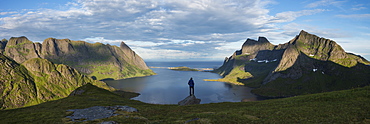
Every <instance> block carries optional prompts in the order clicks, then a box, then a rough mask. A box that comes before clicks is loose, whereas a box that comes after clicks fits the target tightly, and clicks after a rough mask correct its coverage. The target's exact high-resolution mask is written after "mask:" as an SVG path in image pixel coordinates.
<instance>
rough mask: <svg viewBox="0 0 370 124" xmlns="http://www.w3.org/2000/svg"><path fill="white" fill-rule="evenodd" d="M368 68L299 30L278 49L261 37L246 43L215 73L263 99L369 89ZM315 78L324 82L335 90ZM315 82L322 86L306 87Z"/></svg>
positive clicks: (332, 43) (326, 41)
mask: <svg viewBox="0 0 370 124" xmlns="http://www.w3.org/2000/svg"><path fill="white" fill-rule="evenodd" d="M260 39H261V40H260ZM368 64H370V62H369V61H367V60H366V59H364V58H363V57H361V56H358V55H354V54H351V53H347V52H345V51H344V49H343V48H342V47H341V46H340V45H338V44H337V43H336V42H335V41H333V40H330V39H326V38H322V37H318V36H316V35H313V34H310V33H308V32H306V31H303V30H302V31H301V32H300V33H299V35H297V36H296V37H294V38H293V39H292V40H290V41H289V42H287V43H285V44H279V45H272V44H271V43H270V42H269V41H268V40H267V39H266V38H264V37H259V40H258V41H256V40H251V39H247V40H246V41H245V43H244V44H243V45H242V48H241V50H238V51H236V52H235V53H234V54H233V55H232V56H230V57H229V58H226V59H225V61H224V64H223V65H222V66H221V67H220V68H218V69H216V70H215V72H216V73H219V74H221V75H222V76H223V77H224V78H223V79H220V80H219V81H225V82H233V83H239V84H240V83H244V84H245V85H247V86H250V87H256V89H255V90H253V91H252V92H254V93H256V94H258V95H262V96H271V97H284V96H294V95H300V94H306V93H317V92H326V91H333V90H342V89H348V88H352V87H359V86H365V85H369V84H370V78H367V76H365V75H366V74H370V66H366V65H368ZM343 72H350V73H351V74H347V73H343ZM315 73H322V75H326V76H318V75H317V74H315ZM232 75H234V76H232ZM346 76H347V77H346ZM317 77H321V78H327V79H328V80H326V81H327V82H330V83H331V85H332V86H333V87H334V88H330V85H328V84H329V83H327V82H323V81H319V80H317V79H316V78H317ZM344 77H346V78H344ZM338 79H341V80H338ZM348 79H351V80H352V81H356V82H352V83H351V80H348ZM345 81H347V82H349V83H346V82H345ZM288 82H289V83H288ZM315 82H319V83H316V84H317V85H323V86H322V87H315V88H313V89H314V90H311V89H309V88H308V87H310V86H309V84H310V83H312V84H315ZM279 85H282V86H279ZM295 89H296V90H295ZM285 90H292V91H294V92H286V91H285ZM272 91H275V92H272Z"/></svg>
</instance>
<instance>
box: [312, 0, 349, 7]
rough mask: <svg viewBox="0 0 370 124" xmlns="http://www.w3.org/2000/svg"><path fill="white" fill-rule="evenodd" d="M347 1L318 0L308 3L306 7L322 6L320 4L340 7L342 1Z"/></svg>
mask: <svg viewBox="0 0 370 124" xmlns="http://www.w3.org/2000/svg"><path fill="white" fill-rule="evenodd" d="M344 2H346V1H337V0H320V1H316V2H313V3H310V4H307V5H306V8H315V7H320V6H335V7H340V6H341V5H342V3H344Z"/></svg>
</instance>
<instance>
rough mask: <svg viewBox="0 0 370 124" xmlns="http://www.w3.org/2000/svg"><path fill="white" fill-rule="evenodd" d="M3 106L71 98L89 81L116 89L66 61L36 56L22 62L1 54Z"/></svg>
mask: <svg viewBox="0 0 370 124" xmlns="http://www.w3.org/2000/svg"><path fill="white" fill-rule="evenodd" d="M0 74H1V77H0V93H1V96H0V97H1V99H0V109H11V108H17V107H23V106H30V105H35V104H39V103H42V102H45V101H50V100H55V99H60V98H63V97H67V96H68V95H69V94H70V93H71V92H72V91H73V90H75V89H76V88H78V87H80V86H82V85H85V84H87V83H91V84H94V85H96V86H99V87H101V88H104V89H108V90H113V89H112V88H110V87H108V86H107V85H106V84H105V83H104V82H101V81H96V80H93V79H91V78H89V77H87V76H84V75H82V74H80V73H79V72H78V71H77V70H75V69H73V68H71V67H69V66H67V65H63V64H54V63H52V62H50V61H48V60H46V59H41V58H33V59H29V60H26V61H25V62H24V63H22V64H18V63H17V62H16V61H14V60H12V59H11V58H8V57H6V56H4V55H3V54H0Z"/></svg>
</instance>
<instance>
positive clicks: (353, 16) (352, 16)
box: [336, 14, 370, 19]
mask: <svg viewBox="0 0 370 124" xmlns="http://www.w3.org/2000/svg"><path fill="white" fill-rule="evenodd" d="M336 16H337V17H340V18H355V19H361V18H364V19H365V18H366V19H368V18H370V14H350V15H336Z"/></svg>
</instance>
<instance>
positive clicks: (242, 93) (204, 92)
mask: <svg viewBox="0 0 370 124" xmlns="http://www.w3.org/2000/svg"><path fill="white" fill-rule="evenodd" d="M147 65H148V66H152V67H178V66H187V67H191V68H215V67H219V66H221V65H222V62H221V63H220V62H147ZM152 70H153V71H154V72H155V73H157V75H153V76H148V77H139V78H131V79H123V80H115V81H105V82H106V83H107V84H108V85H110V86H112V87H114V88H117V89H121V90H124V91H131V92H137V93H140V94H141V95H139V96H138V97H135V98H133V99H135V100H139V101H142V102H146V103H153V104H177V103H178V102H179V101H181V100H183V99H184V98H186V97H187V96H189V86H188V84H187V82H188V80H189V78H190V77H193V79H194V82H195V88H194V89H195V96H196V97H197V98H198V99H201V104H204V103H218V102H240V101H241V100H242V99H249V100H251V101H255V100H259V99H261V98H258V97H257V96H255V95H253V94H251V93H250V90H251V88H248V87H244V86H236V85H231V84H227V83H224V82H208V81H203V79H218V78H221V77H220V76H219V75H218V74H215V73H210V72H193V71H173V70H169V69H166V68H152Z"/></svg>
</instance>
